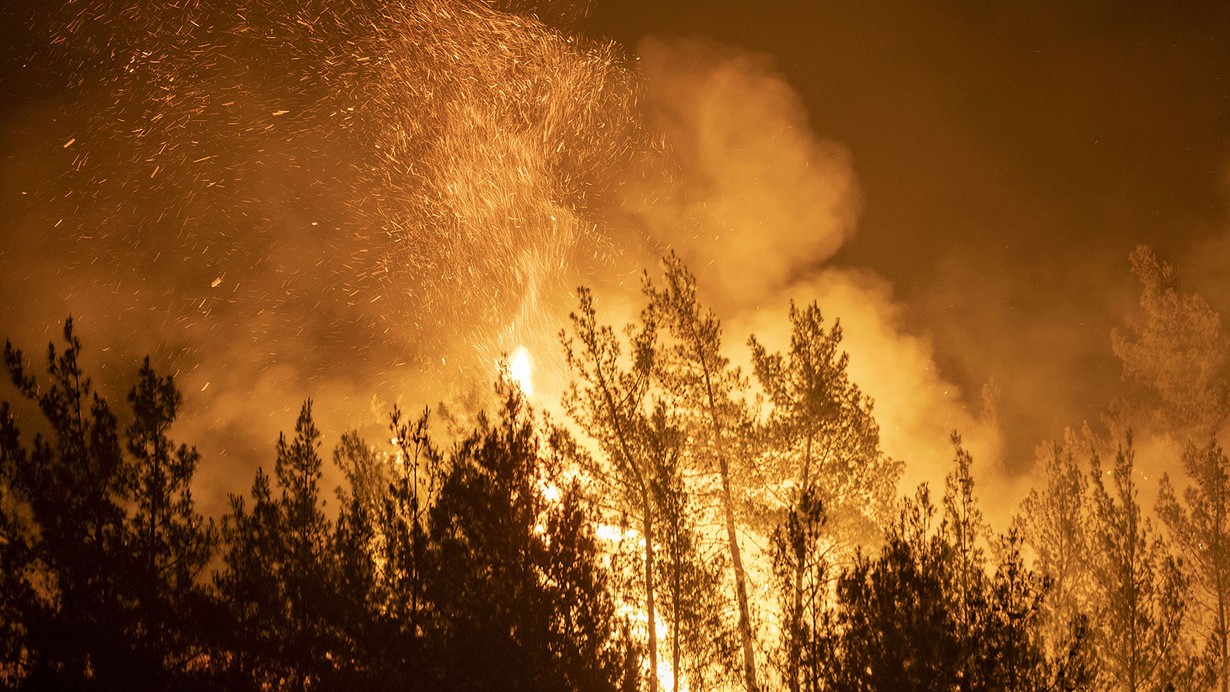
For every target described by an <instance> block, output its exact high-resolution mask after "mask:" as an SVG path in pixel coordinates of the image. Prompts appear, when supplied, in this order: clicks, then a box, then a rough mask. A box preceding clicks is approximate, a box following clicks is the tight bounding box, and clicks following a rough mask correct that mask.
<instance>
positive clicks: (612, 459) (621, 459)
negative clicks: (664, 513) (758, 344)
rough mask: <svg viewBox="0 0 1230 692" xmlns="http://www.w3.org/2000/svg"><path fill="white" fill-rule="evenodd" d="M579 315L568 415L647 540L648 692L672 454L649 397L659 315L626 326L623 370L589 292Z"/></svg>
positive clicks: (567, 348)
mask: <svg viewBox="0 0 1230 692" xmlns="http://www.w3.org/2000/svg"><path fill="white" fill-rule="evenodd" d="M577 296H578V303H579V305H578V309H577V311H576V312H573V313H572V314H570V315H569V319H570V321H571V323H572V330H571V331H572V333H571V335H569V333H568V332H567V331H561V333H560V339H561V341H562V342H563V345H564V356H565V360H566V362H567V364H568V367H569V370H570V371H571V372H572V374H573V380H572V382H570V383H569V386H568V389H567V390H566V392H565V395H564V407H565V408H566V409H567V411H568V413H569V415H570V416H571V417H572V419H573V420H574V421H576V423H577V425H579V426H580V427H581V429H582V430H584V431H585V432H586V434H588V435H589V436H590V437H592V438H593V439H594V440H595V441H596V442H597V443H598V446H599V448H600V449H601V451H602V452H603V454H604V455H605V459H606V461H607V465H606V466H605V467H602V468H598V467H592V468H591V469H590V470H591V471H592V472H593V473H594V474H595V475H596V476H597V477H598V478H600V479H602V480H604V481H605V483H606V485H607V486H608V487H610V488H611V490H612V491H613V494H614V495H615V497H616V498H618V500H619V502H620V506H621V509H623V510H625V511H626V512H627V513H629V514H631V515H633V516H634V517H636V518H637V519H639V522H640V527H639V528H640V530H641V535H642V536H643V538H644V547H643V549H642V558H643V560H642V567H643V569H642V573H643V574H644V594H645V601H644V602H645V613H646V617H647V623H648V624H647V628H646V629H647V635H646V636H647V641H648V654H649V688H650V689H651V690H654V691H655V692H656V690H657V689H658V634H657V613H656V609H655V606H656V603H655V596H656V569H655V567H654V559H655V551H656V542H657V535H656V533H655V531H654V523H653V522H654V515H655V497H654V482H655V474H656V469H657V468H659V467H661V466H662V465H663V464H664V463H665V460H664V459H662V455H663V454H673V451H672V449H671V444H670V442H669V441H670V440H671V439H674V438H675V434H674V433H673V432H671V431H670V430H669V427H668V426H667V425H666V420H665V418H664V417H660V418H659V419H658V421H657V425H655V424H654V422H653V421H652V419H651V413H650V411H651V410H652V407H653V403H652V402H651V400H650V396H651V395H650V391H651V384H652V377H653V372H654V369H655V359H656V358H657V315H656V312H655V311H654V309H653V306H652V305H651V306H650V307H649V308H646V310H644V311H643V312H642V314H641V325H640V326H639V327H637V326H633V325H629V326H628V328H627V330H626V333H627V338H628V341H629V350H630V353H629V359H630V362H629V363H627V364H626V365H625V364H624V363H623V362H622V349H621V347H620V343H619V340H618V339H617V338H616V336H615V330H614V329H612V328H611V327H609V326H606V325H600V324H599V323H598V320H597V313H596V311H595V308H594V302H593V296H592V294H591V293H590V291H589V290H588V289H585V288H581V289H579V290H578V292H577Z"/></svg>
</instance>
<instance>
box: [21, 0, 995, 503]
mask: <svg viewBox="0 0 1230 692" xmlns="http://www.w3.org/2000/svg"><path fill="white" fill-rule="evenodd" d="M33 12H34V15H33V19H32V20H30V18H24V19H26V20H28V21H31V26H32V27H33V29H34V31H35V32H36V33H35V36H36V37H37V38H36V39H35V40H34V41H32V45H34V46H35V48H34V50H35V51H36V53H37V54H36V55H34V56H27V57H23V59H24V60H26V61H27V62H28V63H29V64H31V65H35V64H37V65H43V66H44V67H42V68H39V71H38V72H37V73H35V74H34V76H33V77H31V78H32V79H34V80H36V81H38V82H39V85H40V89H38V90H35V91H36V93H37V94H38V95H37V96H36V97H33V98H30V99H27V100H25V101H22V102H20V103H13V104H9V105H8V106H6V108H5V110H4V111H3V112H2V114H0V115H2V117H3V119H4V128H3V132H4V134H5V136H6V137H8V140H7V141H6V142H5V151H6V152H7V154H6V156H5V158H4V163H3V166H2V167H0V176H2V179H0V180H2V182H3V189H4V190H5V192H6V195H5V197H4V200H3V202H0V204H2V205H3V206H2V207H0V211H2V212H3V214H4V218H5V219H6V220H7V222H8V223H9V228H8V229H6V232H5V233H4V234H3V235H0V267H2V269H3V271H0V292H2V293H3V294H4V295H6V296H9V297H10V298H9V299H6V300H5V301H3V303H2V304H0V326H2V327H3V331H4V333H5V335H7V336H10V337H11V338H13V340H14V341H15V343H17V344H19V345H22V346H25V347H26V348H27V351H28V352H29V353H31V354H38V353H40V352H41V350H42V345H43V344H44V343H45V342H46V341H48V340H49V339H50V338H51V336H52V335H54V334H55V333H57V332H58V329H59V323H60V322H61V320H62V319H63V318H64V316H65V315H67V314H69V313H72V314H73V315H74V316H75V317H76V318H77V323H78V327H79V331H80V333H81V334H82V335H83V338H84V339H85V342H86V346H87V353H86V362H87V365H93V366H95V368H96V370H97V371H98V372H99V373H100V380H101V383H102V384H103V385H104V388H105V389H106V390H107V391H108V393H109V394H110V395H111V396H112V398H113V399H116V400H118V399H121V398H122V395H123V392H124V391H125V389H126V387H127V386H128V383H129V382H130V381H131V378H132V375H133V372H135V368H136V364H137V363H138V362H139V358H140V356H141V355H142V354H143V353H144V352H146V351H151V350H152V351H154V356H155V365H156V366H157V367H159V368H160V369H162V370H164V371H168V372H172V373H174V374H176V375H177V377H178V382H179V383H180V386H181V387H182V388H183V389H184V390H185V393H186V400H187V406H186V410H185V416H184V418H183V422H182V423H181V425H180V429H179V430H178V431H177V434H178V435H179V436H180V437H182V438H185V439H187V440H190V441H193V442H195V443H197V444H198V445H200V446H201V447H202V451H203V452H204V454H205V457H206V459H207V460H208V461H207V463H206V464H204V465H203V466H202V468H201V471H200V474H199V482H200V484H201V485H202V486H203V491H202V499H203V500H204V501H205V502H207V503H211V502H220V501H222V499H223V498H224V496H225V494H226V493H227V492H234V491H236V490H239V487H238V486H237V482H238V481H237V480H236V479H245V478H249V477H250V474H251V471H252V468H253V467H254V466H255V465H256V464H258V463H263V464H266V465H268V464H269V463H270V458H271V450H272V444H273V441H274V440H275V439H276V433H277V431H278V430H281V429H285V428H287V427H289V426H290V425H291V422H292V421H293V418H294V411H295V410H296V409H297V407H298V405H299V403H300V402H301V401H302V400H303V399H305V398H307V397H309V396H312V397H315V398H316V399H317V402H316V409H315V410H316V413H317V417H318V419H319V420H320V423H321V427H322V428H324V429H326V430H330V431H332V432H333V433H334V434H336V433H339V432H340V431H341V430H343V429H346V428H350V427H355V426H361V427H362V426H366V429H367V431H368V432H369V433H371V434H372V435H373V437H375V438H377V439H378V437H379V432H378V430H379V421H380V420H381V417H382V416H383V415H384V413H385V411H386V409H387V407H388V406H389V405H390V404H391V403H392V402H394V401H399V400H401V401H402V402H403V403H406V404H414V405H422V404H424V403H428V402H431V401H434V400H437V399H440V398H448V397H450V396H452V395H454V394H456V392H457V391H459V390H465V389H466V388H469V387H483V386H485V384H486V382H487V381H488V380H489V379H490V378H491V377H492V376H493V375H494V362H495V360H496V358H497V357H498V356H499V354H500V353H502V352H503V353H508V352H511V351H512V350H513V349H514V348H516V347H517V346H518V345H521V344H525V345H527V346H528V347H529V348H530V349H531V351H532V352H533V353H534V354H535V362H536V363H537V364H538V367H539V368H541V369H543V370H544V372H542V373H540V375H539V376H541V377H542V378H543V379H544V380H546V381H547V382H548V383H549V381H550V380H551V378H552V377H558V376H559V373H558V371H556V372H555V373H554V374H553V373H552V370H553V368H554V366H553V365H552V363H554V362H557V358H558V353H556V352H555V349H556V348H557V345H556V343H555V338H554V334H555V332H556V331H557V330H558V328H559V326H560V325H561V324H562V320H563V318H564V316H565V315H566V312H567V309H568V308H569V307H570V305H571V302H572V289H573V288H575V286H577V285H579V284H586V285H591V286H594V287H595V289H596V290H597V292H598V295H599V297H600V298H601V299H604V300H606V301H607V302H606V304H607V305H612V306H621V307H617V308H616V309H615V310H613V311H612V313H611V314H610V316H609V321H612V322H618V321H620V320H621V319H622V318H623V317H626V316H628V315H631V314H634V312H633V311H632V309H633V308H634V307H635V305H636V302H637V300H638V297H637V293H638V291H639V278H638V274H639V271H640V269H641V268H642V267H650V268H651V271H652V268H653V267H654V266H655V265H656V262H657V260H658V258H660V257H661V255H662V254H663V253H664V252H665V251H667V250H668V249H674V250H676V251H677V252H678V253H679V254H680V255H681V256H682V257H683V258H684V259H685V260H686V261H687V262H688V263H689V265H690V267H691V268H692V269H693V271H694V272H695V273H696V274H697V276H698V278H699V280H700V283H701V289H702V292H703V297H704V298H705V299H706V300H707V301H708V303H709V304H710V305H711V306H712V307H713V308H714V309H715V311H716V312H717V313H718V314H719V315H720V316H721V317H723V318H724V319H725V321H726V333H727V346H728V348H729V349H730V350H731V352H732V355H733V356H735V357H736V358H737V359H739V360H742V359H743V358H745V356H746V349H745V348H744V346H743V344H744V342H745V340H746V338H747V336H748V334H749V333H751V332H753V331H754V332H755V333H756V334H757V335H758V336H759V337H760V338H762V340H764V341H765V342H766V343H769V344H770V345H772V344H773V343H774V339H784V337H785V335H784V333H783V332H782V330H784V329H785V328H786V306H787V301H788V299H789V298H791V297H793V298H794V299H796V300H798V301H800V302H807V301H810V300H817V301H818V302H819V303H820V305H821V307H822V308H823V309H824V311H825V313H826V315H827V316H829V317H830V318H840V319H841V320H842V322H843V324H844V325H845V326H846V334H847V347H848V350H849V351H850V352H851V354H852V361H851V364H852V365H851V367H852V369H853V374H854V376H855V379H856V380H857V381H858V382H859V383H860V384H861V385H862V386H863V387H864V389H865V390H866V391H867V392H869V393H870V394H872V395H873V396H874V397H875V398H876V400H877V409H876V410H877V414H878V417H879V420H880V423H881V427H882V429H883V434H884V443H885V447H886V450H887V451H888V452H889V453H890V454H892V455H894V456H898V457H904V458H905V459H906V460H907V462H908V463H909V464H910V465H909V466H908V467H907V468H909V469H911V470H910V471H909V472H908V473H907V477H906V479H907V482H913V481H915V480H919V479H930V480H932V481H933V482H935V481H936V479H939V478H942V473H943V471H944V470H945V469H946V468H947V460H948V459H949V457H950V450H949V448H948V442H947V438H948V433H949V432H950V430H951V429H954V428H955V429H960V430H961V431H962V432H963V433H964V434H965V435H966V436H967V442H970V443H972V444H971V446H972V447H973V448H974V449H975V451H976V452H979V453H980V454H981V455H980V462H981V463H983V464H985V466H984V468H994V459H995V458H996V453H997V450H996V446H997V443H996V442H995V440H996V437H995V426H994V424H993V416H981V417H980V416H978V415H975V414H972V413H970V412H968V411H967V410H965V408H964V407H963V405H962V404H961V402H962V401H963V400H964V399H963V397H960V396H958V395H957V393H956V391H955V388H954V387H953V386H952V385H950V384H949V383H947V382H946V380H945V378H944V377H943V376H942V374H941V373H940V372H939V370H938V368H937V367H936V365H935V360H934V357H933V354H932V352H931V349H930V346H929V345H928V342H927V340H926V338H924V337H920V336H916V335H912V334H909V333H907V332H906V330H905V329H904V328H903V326H902V324H903V321H902V320H901V318H900V315H901V313H902V311H903V310H904V308H903V307H902V306H901V305H898V304H896V303H895V302H894V300H893V297H892V290H891V287H890V286H888V285H887V284H886V282H885V281H884V280H883V279H881V278H878V277H876V276H875V275H874V274H871V273H870V272H867V271H859V270H841V271H837V270H830V269H825V263H826V262H827V261H828V260H830V259H831V258H832V257H833V255H834V253H836V252H837V250H838V249H839V248H840V247H841V245H842V244H843V243H844V242H845V241H846V240H847V239H849V238H850V237H852V235H853V234H854V233H855V230H856V228H857V218H858V214H859V210H860V207H861V205H862V203H863V200H862V199H861V198H860V194H859V191H858V184H857V176H856V173H855V171H856V170H857V161H854V160H852V157H851V155H850V153H849V152H848V151H847V150H846V149H845V148H844V147H843V146H842V145H841V144H840V143H837V142H831V141H827V140H825V139H823V138H822V137H819V136H817V135H816V134H815V133H813V132H812V130H811V127H810V125H809V122H808V115H807V113H806V111H805V110H804V108H803V106H802V104H801V101H800V99H799V97H798V96H797V94H796V93H795V92H794V91H793V90H792V88H791V87H790V86H789V85H788V84H786V82H785V81H784V80H783V79H782V78H781V77H780V76H778V75H777V74H776V73H775V72H774V71H773V69H772V66H771V64H770V62H769V61H768V60H767V59H765V58H762V57H757V56H749V55H745V54H740V53H738V52H735V51H732V50H730V49H726V48H722V47H718V46H714V45H711V44H707V43H704V42H699V41H673V42H667V41H658V40H651V41H647V42H645V43H644V44H643V45H642V46H640V47H639V48H638V49H637V50H636V51H635V55H631V54H630V52H629V51H627V50H626V49H622V48H620V47H619V46H615V45H611V44H605V43H595V42H592V41H586V40H582V39H578V38H575V37H574V36H572V35H570V34H568V33H566V32H564V31H561V30H560V29H557V28H553V27H551V26H548V25H546V24H544V23H543V22H542V21H540V20H538V19H537V18H535V16H534V15H532V14H529V13H516V12H509V11H507V10H505V9H500V8H499V7H497V6H494V5H492V4H488V3H485V2H479V1H477V0H418V1H416V2H412V3H407V4H405V5H396V6H385V5H384V4H383V3H375V2H365V1H364V0H347V1H345V2H341V3H330V4H329V5H328V6H327V8H325V9H312V8H307V7H303V8H298V9H293V8H288V7H286V6H284V5H281V4H276V3H275V4H268V3H263V2H250V3H240V4H239V5H238V6H233V5H232V6H228V7H227V8H226V9H225V10H223V9H220V8H218V7H215V6H213V5H211V4H207V3H194V2H188V3H179V4H163V3H144V2H138V1H136V0H129V1H123V0H120V1H111V0H85V1H83V2H66V3H63V4H61V5H59V6H51V7H46V8H42V7H40V8H37V9H35V10H33ZM555 14H556V15H559V16H561V17H562V16H564V15H563V14H560V13H559V12H556V13H555ZM564 14H567V13H564ZM565 19H566V17H565ZM10 191H11V193H12V194H10ZM867 203H868V204H874V200H868V201H867ZM775 330H776V333H775ZM104 349H108V350H104ZM538 389H539V390H540V391H541V394H540V395H539V396H540V397H542V398H543V402H544V403H546V404H548V405H550V404H551V402H550V400H549V398H550V397H551V396H552V392H553V391H554V390H553V388H552V387H550V386H545V387H540V388H538ZM991 408H992V409H993V407H991ZM971 438H973V439H971Z"/></svg>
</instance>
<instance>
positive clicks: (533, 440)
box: [427, 391, 636, 690]
mask: <svg viewBox="0 0 1230 692" xmlns="http://www.w3.org/2000/svg"><path fill="white" fill-rule="evenodd" d="M506 395H507V398H506V399H505V402H504V406H503V408H502V409H501V411H500V412H499V417H498V418H497V419H495V420H494V421H493V420H489V419H488V418H487V417H486V416H481V417H480V419H479V423H478V427H477V429H476V430H474V431H473V433H472V434H471V435H470V436H469V437H468V438H466V439H465V440H463V441H462V442H461V443H460V444H459V445H458V447H457V448H456V449H455V451H454V452H453V453H452V454H451V455H450V461H449V465H448V472H447V474H446V475H445V477H444V479H443V483H442V485H441V487H440V491H439V495H438V496H437V498H436V501H435V503H434V504H433V505H432V507H431V509H430V528H429V536H430V550H431V551H432V557H431V560H430V565H431V567H430V569H431V570H432V571H431V574H430V577H429V579H428V581H427V595H428V597H429V598H430V600H431V602H432V606H433V608H434V610H435V613H436V617H435V618H433V620H432V623H431V627H432V630H433V631H432V632H431V636H432V637H433V638H434V639H435V640H436V641H435V644H434V646H435V647H436V648H435V651H436V655H437V659H436V664H437V665H438V666H439V673H440V676H441V677H440V680H441V682H442V683H444V684H445V685H446V686H449V687H459V688H464V689H473V690H503V689H535V690H573V689H586V690H603V689H609V690H614V689H620V688H626V687H629V686H633V685H635V683H636V672H635V669H634V667H633V666H632V665H631V661H630V660H629V659H628V656H627V649H626V644H621V637H620V636H619V632H620V630H619V628H618V621H617V619H616V616H615V607H614V602H613V601H612V600H611V598H610V596H609V594H608V593H607V591H606V588H605V584H606V577H605V575H604V573H603V571H602V570H600V569H599V568H598V565H597V546H596V543H595V539H594V535H593V529H592V526H591V525H590V524H589V522H588V521H587V520H586V512H585V510H584V508H583V504H582V499H581V495H580V486H579V484H578V482H577V481H576V480H573V481H568V480H567V479H566V478H564V477H563V475H562V473H561V465H562V463H563V459H564V456H563V455H567V454H570V453H571V452H572V451H573V450H574V447H573V446H572V445H570V444H568V442H567V440H566V439H560V438H559V437H558V435H560V434H561V433H552V434H551V435H550V436H549V437H548V438H547V439H546V440H545V441H544V440H543V439H541V437H540V435H539V433H538V432H537V431H536V430H535V429H534V426H533V425H532V423H531V421H530V420H529V414H528V413H527V412H526V411H525V410H524V409H523V404H522V401H521V398H520V394H519V393H518V392H516V391H509V392H506ZM544 442H545V444H544ZM544 488H555V489H556V490H557V491H558V493H559V497H558V500H557V501H552V500H550V499H549V498H548V495H547V493H546V492H545V490H544Z"/></svg>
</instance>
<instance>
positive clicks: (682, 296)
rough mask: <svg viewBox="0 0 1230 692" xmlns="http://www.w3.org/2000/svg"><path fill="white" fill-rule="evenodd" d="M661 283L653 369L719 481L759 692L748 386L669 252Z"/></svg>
mask: <svg viewBox="0 0 1230 692" xmlns="http://www.w3.org/2000/svg"><path fill="white" fill-rule="evenodd" d="M662 268H663V286H662V288H661V289H658V288H656V287H655V286H654V285H653V283H652V282H651V281H650V280H649V278H648V276H646V279H645V293H646V295H647V297H648V298H649V300H650V305H651V306H653V308H654V309H656V311H657V312H658V313H659V314H660V315H661V318H662V322H663V324H664V325H665V326H666V328H667V330H668V331H669V333H670V335H671V337H672V339H671V343H670V344H669V345H668V346H666V347H665V348H663V349H662V357H661V358H659V359H658V361H657V363H656V366H657V371H658V373H659V377H661V379H662V382H663V386H664V387H665V389H666V390H667V391H668V392H670V394H671V397H672V400H671V402H670V403H671V406H672V408H674V409H675V410H676V411H678V412H679V415H680V416H681V418H683V420H684V422H685V425H687V426H688V433H689V436H690V437H691V438H692V439H693V440H694V441H695V444H693V445H692V446H691V451H692V454H693V455H694V456H695V458H696V461H697V462H698V466H700V467H702V468H706V469H707V470H708V471H709V472H710V473H713V474H715V475H716V476H717V477H718V480H719V481H720V490H719V497H720V503H721V512H722V517H723V522H724V524H725V528H726V544H727V550H728V555H729V557H730V566H731V570H732V571H733V572H734V584H735V602H736V605H737V607H738V612H739V622H738V626H739V638H740V643H741V645H742V649H743V677H744V685H745V687H746V688H747V690H748V691H749V692H756V691H757V690H759V689H760V683H759V681H758V678H757V670H756V638H755V627H754V625H753V623H752V616H751V607H750V604H749V601H748V583H747V582H748V579H747V570H746V569H745V567H744V564H743V551H742V548H741V547H740V539H739V523H740V522H739V520H738V516H737V515H738V509H737V507H736V505H737V504H738V502H739V494H740V488H739V487H736V486H737V484H739V483H740V482H741V480H742V479H741V477H743V476H746V475H747V473H748V469H746V468H742V467H741V464H743V463H745V460H746V459H747V457H748V455H746V454H743V453H742V452H743V451H744V448H745V447H746V446H747V441H748V440H749V439H750V434H749V433H750V428H751V422H752V417H751V414H750V412H749V411H748V409H747V406H746V403H745V402H744V400H743V398H742V395H743V393H744V392H745V390H746V387H747V382H746V379H745V378H744V377H743V375H742V373H741V372H740V371H739V369H738V368H736V367H734V366H732V365H731V363H730V359H729V358H727V357H726V356H725V355H724V354H723V353H722V328H721V324H720V323H719V321H718V319H717V317H716V316H715V315H714V314H713V312H712V311H711V310H708V309H706V308H702V307H701V305H700V303H699V301H698V299H697V296H696V278H695V277H694V276H693V275H692V274H691V273H690V272H689V271H688V270H687V268H686V267H685V266H684V265H683V262H682V260H680V259H679V257H678V256H677V255H675V254H674V253H673V252H672V253H671V254H670V255H668V256H667V257H666V258H665V259H664V260H663V262H662Z"/></svg>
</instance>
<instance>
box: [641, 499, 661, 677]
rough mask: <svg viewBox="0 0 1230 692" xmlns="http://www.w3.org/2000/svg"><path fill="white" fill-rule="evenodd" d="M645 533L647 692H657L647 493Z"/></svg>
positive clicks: (649, 517)
mask: <svg viewBox="0 0 1230 692" xmlns="http://www.w3.org/2000/svg"><path fill="white" fill-rule="evenodd" d="M641 504H642V510H643V517H644V518H643V519H642V521H641V526H642V527H643V529H644V532H645V616H646V626H647V628H648V630H649V690H650V692H658V623H657V620H656V619H655V617H654V612H653V505H652V503H651V502H650V499H649V491H648V490H645V491H644V492H643V494H642V497H641Z"/></svg>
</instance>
